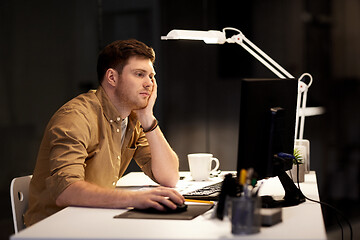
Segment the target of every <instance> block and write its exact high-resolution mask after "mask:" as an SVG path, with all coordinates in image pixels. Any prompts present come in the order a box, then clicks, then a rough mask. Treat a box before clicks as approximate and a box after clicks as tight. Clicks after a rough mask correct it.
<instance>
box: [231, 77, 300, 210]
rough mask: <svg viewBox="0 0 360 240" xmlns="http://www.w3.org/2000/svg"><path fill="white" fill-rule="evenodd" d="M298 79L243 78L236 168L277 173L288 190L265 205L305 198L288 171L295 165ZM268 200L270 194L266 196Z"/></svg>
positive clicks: (261, 176)
mask: <svg viewBox="0 0 360 240" xmlns="http://www.w3.org/2000/svg"><path fill="white" fill-rule="evenodd" d="M297 89H298V81H297V80H296V79H278V78H276V79H243V80H242V81H241V95H240V118H239V143H238V161H237V172H238V174H239V173H240V170H241V169H248V168H253V169H254V171H255V172H256V173H257V177H258V179H264V178H268V177H275V176H278V177H279V179H280V181H281V183H282V185H283V187H284V190H285V197H284V200H282V201H274V200H273V199H271V201H270V202H269V201H265V198H264V199H263V206H265V207H281V206H292V205H297V204H299V203H301V202H303V201H305V199H304V196H303V195H302V193H301V192H300V190H299V189H298V188H297V187H296V186H295V184H294V182H293V181H292V180H291V179H290V178H289V176H288V175H287V174H286V172H285V171H287V170H289V169H291V168H292V158H289V157H283V155H284V154H280V153H286V154H290V155H292V154H293V151H294V142H295V120H296V105H297ZM266 199H268V200H269V198H266Z"/></svg>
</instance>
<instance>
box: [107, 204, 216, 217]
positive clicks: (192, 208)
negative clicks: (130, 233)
mask: <svg viewBox="0 0 360 240" xmlns="http://www.w3.org/2000/svg"><path fill="white" fill-rule="evenodd" d="M213 206H214V205H200V204H199V205H195V204H194V205H188V208H187V210H186V211H184V212H179V213H162V212H159V213H148V212H144V211H141V210H136V209H131V210H129V211H127V212H124V213H122V214H119V215H116V216H114V218H135V219H168V220H171V219H173V220H191V219H193V218H195V217H197V216H199V215H201V214H204V213H205V212H207V211H208V210H210V209H211V208H212V207H213Z"/></svg>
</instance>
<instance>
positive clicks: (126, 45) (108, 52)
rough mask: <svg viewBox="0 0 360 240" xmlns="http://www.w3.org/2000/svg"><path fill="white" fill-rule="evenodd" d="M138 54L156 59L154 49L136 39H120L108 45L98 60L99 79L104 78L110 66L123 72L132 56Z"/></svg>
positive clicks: (151, 59)
mask: <svg viewBox="0 0 360 240" xmlns="http://www.w3.org/2000/svg"><path fill="white" fill-rule="evenodd" d="M133 56H138V57H143V58H147V59H150V61H151V62H152V63H154V61H155V52H154V49H152V48H151V47H149V46H147V45H146V44H144V43H143V42H140V41H138V40H135V39H129V40H118V41H115V42H113V43H110V44H109V45H107V46H106V47H105V48H104V49H103V50H102V51H101V52H100V54H99V56H98V62H97V75H98V81H99V83H100V84H101V82H102V79H103V77H104V75H105V73H106V71H107V70H108V69H109V68H114V69H116V70H117V71H119V73H120V74H121V72H122V70H123V68H124V66H125V65H126V64H127V62H128V60H129V58H130V57H133Z"/></svg>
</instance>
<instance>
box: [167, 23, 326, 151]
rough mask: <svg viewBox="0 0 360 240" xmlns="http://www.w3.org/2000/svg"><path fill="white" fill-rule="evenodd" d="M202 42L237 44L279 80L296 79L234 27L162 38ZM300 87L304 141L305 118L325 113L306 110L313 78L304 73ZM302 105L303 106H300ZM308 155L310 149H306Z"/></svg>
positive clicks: (298, 113)
mask: <svg viewBox="0 0 360 240" xmlns="http://www.w3.org/2000/svg"><path fill="white" fill-rule="evenodd" d="M226 31H235V32H238V34H236V35H233V36H231V37H230V38H226ZM182 39H183V40H202V41H204V42H205V43H206V44H224V43H236V44H239V45H240V46H242V47H243V48H244V49H245V50H246V51H248V52H249V53H250V54H251V55H253V56H254V57H255V58H256V59H257V60H258V61H260V62H261V63H262V64H263V65H264V66H266V67H267V68H268V69H269V70H271V71H272V72H273V73H274V74H275V75H276V76H278V77H279V78H283V79H284V78H295V77H294V76H292V75H291V74H290V73H289V72H287V71H286V70H285V69H284V68H283V67H281V66H280V65H279V64H278V63H276V62H275V61H274V60H273V59H271V58H270V57H269V56H268V55H267V54H266V53H264V52H263V51H262V50H261V49H260V48H258V47H257V46H256V45H255V44H253V43H252V42H251V41H250V40H249V39H247V38H246V37H245V35H244V34H243V33H242V32H241V31H240V30H238V29H236V28H232V27H226V28H224V29H223V30H222V31H216V30H209V31H195V30H179V29H174V30H171V31H170V32H169V33H168V34H167V35H166V36H161V40H182ZM305 76H308V77H309V78H310V83H309V84H306V83H305V82H304V81H303V79H304V77H305ZM298 81H299V85H298V101H297V108H296V109H297V111H296V122H295V139H297V138H298V129H299V116H300V117H301V122H300V134H299V139H301V140H302V139H303V132H304V124H305V116H311V115H319V114H322V113H323V112H324V110H323V108H322V107H315V108H306V99H307V92H308V89H309V87H310V86H311V84H312V76H311V75H310V74H309V73H304V74H302V75H301V76H300V78H299V80H298ZM300 105H301V106H300ZM306 151H307V155H308V149H306Z"/></svg>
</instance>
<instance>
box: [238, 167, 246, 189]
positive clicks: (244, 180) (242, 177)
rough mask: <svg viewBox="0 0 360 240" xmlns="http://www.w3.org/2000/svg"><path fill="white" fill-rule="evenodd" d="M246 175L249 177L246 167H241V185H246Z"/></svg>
mask: <svg viewBox="0 0 360 240" xmlns="http://www.w3.org/2000/svg"><path fill="white" fill-rule="evenodd" d="M246 177H247V172H246V170H245V169H241V171H240V178H239V183H240V185H242V186H244V184H245V183H246Z"/></svg>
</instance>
